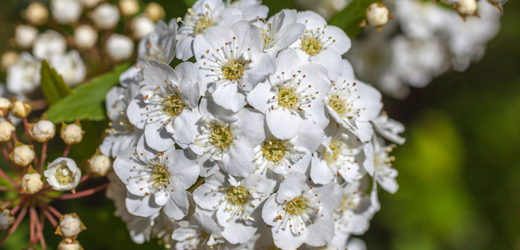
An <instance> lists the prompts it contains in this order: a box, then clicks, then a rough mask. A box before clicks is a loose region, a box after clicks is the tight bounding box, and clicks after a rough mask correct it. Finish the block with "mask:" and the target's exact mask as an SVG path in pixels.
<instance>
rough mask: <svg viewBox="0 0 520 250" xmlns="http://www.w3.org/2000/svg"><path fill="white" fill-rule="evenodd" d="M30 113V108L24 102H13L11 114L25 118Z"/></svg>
mask: <svg viewBox="0 0 520 250" xmlns="http://www.w3.org/2000/svg"><path fill="white" fill-rule="evenodd" d="M31 111H32V107H31V105H30V104H29V103H27V102H24V101H15V102H14V103H13V109H12V113H13V115H14V116H16V117H18V118H22V119H23V118H26V117H27V116H28V115H29V114H30V113H31Z"/></svg>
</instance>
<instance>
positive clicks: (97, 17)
mask: <svg viewBox="0 0 520 250" xmlns="http://www.w3.org/2000/svg"><path fill="white" fill-rule="evenodd" d="M90 18H92V21H93V22H94V24H95V25H96V27H98V28H99V29H103V30H107V29H112V28H114V27H115V26H116V25H117V22H118V21H119V10H118V9H117V7H116V6H114V5H110V4H102V5H100V6H98V7H97V8H96V9H95V10H94V11H93V12H92V13H91V15H90Z"/></svg>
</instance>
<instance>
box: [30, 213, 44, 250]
mask: <svg viewBox="0 0 520 250" xmlns="http://www.w3.org/2000/svg"><path fill="white" fill-rule="evenodd" d="M29 213H30V214H31V221H33V220H34V226H35V227H36V235H37V236H38V237H37V238H36V240H35V242H34V244H36V242H37V241H38V239H39V240H40V242H41V243H42V248H43V249H44V250H45V249H47V245H46V244H45V238H43V228H42V224H43V223H42V224H40V222H39V221H38V215H37V214H36V209H34V207H31V210H29ZM31 244H32V242H31Z"/></svg>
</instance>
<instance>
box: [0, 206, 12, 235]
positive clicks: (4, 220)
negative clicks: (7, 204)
mask: <svg viewBox="0 0 520 250" xmlns="http://www.w3.org/2000/svg"><path fill="white" fill-rule="evenodd" d="M13 223H14V216H12V215H11V212H10V211H9V210H7V209H4V210H2V213H0V232H1V231H5V230H7V229H9V228H11V226H12V225H13Z"/></svg>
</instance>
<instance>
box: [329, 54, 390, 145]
mask: <svg viewBox="0 0 520 250" xmlns="http://www.w3.org/2000/svg"><path fill="white" fill-rule="evenodd" d="M342 66H343V75H342V76H341V77H339V79H338V80H337V81H336V82H333V83H332V84H333V86H332V88H331V89H330V91H329V92H328V94H327V96H326V97H325V100H324V102H325V106H326V107H327V110H328V112H329V114H330V116H332V118H334V120H335V121H336V122H337V123H339V124H340V125H341V126H343V127H344V128H346V129H348V130H350V131H351V132H352V133H354V134H355V135H356V136H357V137H359V139H360V140H361V141H363V142H366V141H369V140H370V139H371V138H372V135H373V134H374V129H373V127H372V124H371V123H370V121H371V120H372V119H374V118H376V117H377V115H378V114H379V113H380V112H381V109H382V106H383V105H382V104H381V93H379V91H377V90H376V89H375V88H374V87H372V86H370V85H368V84H365V83H363V82H361V81H358V80H355V78H354V75H353V72H352V66H351V65H350V63H349V62H348V61H346V60H343V61H342Z"/></svg>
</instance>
